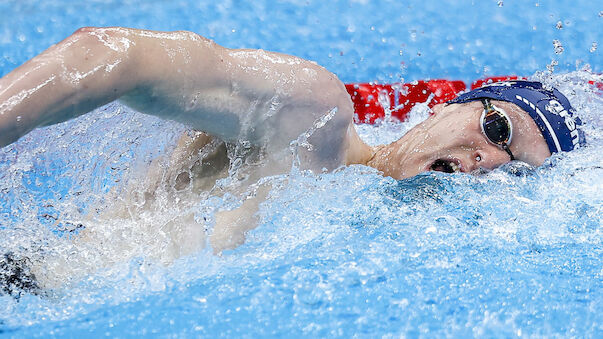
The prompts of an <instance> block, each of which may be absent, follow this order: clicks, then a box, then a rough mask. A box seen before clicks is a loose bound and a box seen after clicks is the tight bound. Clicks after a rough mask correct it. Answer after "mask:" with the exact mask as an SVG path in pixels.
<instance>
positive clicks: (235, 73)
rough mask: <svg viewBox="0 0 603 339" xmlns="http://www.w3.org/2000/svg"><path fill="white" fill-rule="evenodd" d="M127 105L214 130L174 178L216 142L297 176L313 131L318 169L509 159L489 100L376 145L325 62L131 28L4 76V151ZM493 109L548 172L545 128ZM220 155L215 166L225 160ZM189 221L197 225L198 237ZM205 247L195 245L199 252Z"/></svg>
mask: <svg viewBox="0 0 603 339" xmlns="http://www.w3.org/2000/svg"><path fill="white" fill-rule="evenodd" d="M117 99H120V100H121V101H122V102H123V103H124V104H126V105H128V106H130V107H132V108H134V109H136V110H138V111H140V112H142V113H146V114H150V115H155V116H158V117H160V118H164V119H171V120H175V121H178V122H181V123H183V124H185V125H188V126H189V127H190V128H191V129H193V130H196V131H200V132H203V134H198V135H197V136H195V137H194V138H193V139H190V138H188V139H187V138H186V137H184V138H183V139H181V142H180V143H179V145H178V147H177V148H176V150H175V151H174V155H173V159H176V160H174V161H172V162H170V166H171V167H173V168H171V169H170V170H169V172H170V174H171V175H173V177H174V180H175V181H178V180H179V179H178V180H176V179H177V178H180V179H186V177H182V176H181V174H182V170H181V167H182V168H183V167H186V166H185V165H184V163H186V161H184V160H182V161H181V160H177V159H189V158H190V156H194V155H196V154H199V150H200V149H201V148H203V147H205V145H207V143H208V142H210V141H211V138H209V137H207V136H208V135H209V136H211V137H212V138H217V139H220V140H223V141H227V142H236V141H241V140H244V141H246V142H249V144H250V145H251V146H252V147H258V148H262V149H263V150H264V151H265V154H266V156H265V158H263V162H262V164H261V165H260V166H257V168H256V171H255V174H252V175H251V176H250V177H251V178H253V180H257V179H259V178H261V177H265V176H269V175H274V174H280V173H287V171H289V170H290V168H291V163H292V155H291V146H290V145H291V141H292V140H300V139H298V138H299V137H300V135H301V136H303V135H304V134H305V133H306V132H307V131H308V130H311V129H314V132H313V133H312V134H311V136H309V137H308V140H307V141H308V143H305V146H300V147H298V151H299V157H300V161H301V162H300V166H301V167H302V168H304V169H310V170H314V171H322V170H324V169H326V170H333V169H335V168H337V167H340V166H343V165H351V164H362V165H368V166H372V167H374V168H376V169H378V170H379V171H381V172H382V173H383V174H384V175H387V176H391V177H393V178H396V179H403V178H408V177H412V176H414V175H416V174H418V173H421V172H424V171H429V170H446V169H450V168H453V169H458V170H459V171H462V172H466V173H470V172H472V171H474V170H476V169H478V168H480V167H481V168H486V169H493V168H496V167H497V166H500V165H502V164H504V163H507V162H508V161H509V156H508V155H507V153H506V152H505V151H503V150H502V149H500V148H499V147H498V146H496V145H493V144H491V143H489V142H488V141H487V139H486V138H485V136H484V135H483V134H482V132H481V128H480V125H479V118H480V115H481V112H482V107H481V103H480V102H472V103H466V104H454V105H448V106H446V105H440V106H436V107H434V109H433V111H434V113H435V114H433V115H432V116H431V117H430V118H428V119H427V120H426V121H424V122H423V123H421V124H419V125H418V126H416V127H415V128H413V129H412V130H411V131H409V132H408V133H407V134H406V135H404V136H403V137H402V138H401V139H399V140H398V141H396V142H394V143H392V144H389V145H381V146H377V147H371V146H369V145H367V144H366V143H364V142H363V141H362V140H361V139H360V138H359V136H358V134H357V132H356V129H355V127H354V124H353V116H354V111H353V104H352V101H351V99H350V97H349V95H348V93H347V91H346V89H345V86H344V85H343V83H342V82H341V81H340V80H339V79H338V78H337V76H335V75H334V74H333V73H331V72H329V71H328V70H326V69H325V68H323V67H321V66H319V65H317V64H316V63H314V62H311V61H308V60H304V59H301V58H297V57H294V56H290V55H284V54H280V53H274V52H267V51H262V50H248V49H229V48H225V47H222V46H219V45H217V44H215V43H214V42H213V41H211V40H208V39H205V38H203V37H201V36H199V35H197V34H195V33H192V32H183V31H179V32H156V31H147V30H138V29H129V28H120V27H113V28H93V27H88V28H82V29H80V30H78V31H76V32H75V33H74V34H73V35H71V36H70V37H68V38H66V39H65V40H63V41H61V42H59V43H57V44H56V45H54V46H51V47H50V48H49V49H47V50H46V51H44V52H42V53H41V54H40V55H38V56H36V57H34V58H33V59H31V60H29V61H27V62H26V63H25V64H23V65H22V66H20V67H18V68H17V69H15V70H13V71H12V72H10V73H9V74H7V75H5V76H4V77H3V78H2V79H0V147H4V146H6V145H8V144H11V143H13V142H15V141H16V140H18V139H19V138H20V137H21V136H23V135H25V134H27V133H28V132H29V131H31V130H33V129H34V128H37V127H40V126H47V125H51V124H56V123H60V122H63V121H66V120H69V119H73V118H76V117H78V116H80V115H82V114H85V113H87V112H89V111H91V110H93V109H94V108H96V107H99V106H102V105H104V104H107V103H109V102H111V101H114V100H117ZM494 103H495V105H497V106H499V107H501V108H503V109H505V110H506V111H507V114H508V115H509V116H510V118H511V120H512V122H513V126H514V131H513V140H512V142H511V144H510V148H511V151H512V152H513V154H515V157H516V158H517V159H518V160H521V161H525V162H528V163H530V164H532V165H536V166H537V165H540V164H542V162H543V161H544V159H546V158H547V157H548V156H550V153H549V151H548V148H547V146H546V142H545V141H544V138H543V137H542V135H541V134H540V132H539V131H538V128H537V127H536V125H535V123H534V122H533V121H532V120H531V118H530V117H529V116H528V115H527V114H526V113H525V112H523V111H522V110H521V109H520V108H518V107H517V106H515V105H513V104H509V103H504V102H496V101H494ZM325 118H328V119H325ZM321 120H324V121H322V122H321ZM317 126H320V128H316V127H317ZM300 145H304V143H303V142H300ZM308 145H311V146H308ZM220 154H221V155H220ZM220 154H218V155H215V156H214V158H213V161H214V162H215V163H216V164H218V163H226V162H225V161H222V160H224V159H220V158H219V157H220V156H222V157H225V155H224V154H222V153H220ZM442 164H444V165H442ZM189 165H190V164H189ZM193 172H195V173H206V172H207V171H205V170H199V171H193ZM153 173H154V171H153V169H151V170H150V171H149V173H148V174H147V176H148V177H154V176H156V177H157V178H158V179H157V180H159V179H160V178H161V175H160V174H157V175H155V174H153ZM199 175H201V174H199ZM191 179H193V180H195V178H191ZM253 180H249V182H252V181H253ZM184 184H186V180H185V181H184ZM200 187H211V183H206V184H203V185H200ZM268 191H269V189H268V188H264V189H260V190H259V191H258V194H257V196H255V197H254V198H253V199H248V200H246V201H245V202H243V204H242V206H241V208H239V209H236V210H233V211H222V212H219V214H218V215H217V216H216V225H215V227H214V231H213V238H212V239H211V241H212V246H213V248H214V250H215V251H216V252H220V251H221V250H222V249H225V248H233V247H235V246H237V245H238V244H240V243H242V242H243V239H244V232H246V231H247V230H249V229H251V228H253V227H255V225H256V221H255V219H254V217H253V216H254V215H255V212H256V211H257V208H258V204H259V203H260V202H261V201H262V200H263V199H264V198H265V196H266V192H268ZM188 219H190V220H192V219H193V218H189V217H187V220H188ZM190 220H189V221H190ZM187 222H188V221H187ZM190 223H191V225H190V227H189V229H198V226H197V225H194V221H190ZM185 229H186V228H185ZM174 232H177V233H178V234H177V235H175V236H174V239H176V240H174V241H175V242H178V243H179V244H180V240H177V239H187V238H190V237H187V236H186V232H187V231H182V230H177V231H174ZM82 238H84V237H82ZM198 246H200V245H199V244H198V242H195V243H194V244H191V245H190V251H194V250H195V248H197V247H198ZM182 247H183V248H184V247H186V246H184V245H183V246H182ZM175 256H178V254H176V255H175Z"/></svg>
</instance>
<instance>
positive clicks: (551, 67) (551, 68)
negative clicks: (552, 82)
mask: <svg viewBox="0 0 603 339" xmlns="http://www.w3.org/2000/svg"><path fill="white" fill-rule="evenodd" d="M558 64H559V62H557V60H551V63H550V64H548V65H546V69H547V70H548V71H549V72H551V73H553V72H554V71H555V66H557V65H558Z"/></svg>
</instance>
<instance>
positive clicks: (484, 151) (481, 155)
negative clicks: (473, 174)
mask: <svg viewBox="0 0 603 339" xmlns="http://www.w3.org/2000/svg"><path fill="white" fill-rule="evenodd" d="M473 158H474V159H475V161H476V165H477V167H481V168H485V169H488V170H493V169H495V168H497V167H499V166H502V165H504V164H506V163H508V162H510V161H511V158H509V154H507V152H505V151H504V150H503V149H501V148H499V147H498V146H495V145H487V146H486V147H483V148H481V149H479V150H477V151H476V152H475V153H474V155H473Z"/></svg>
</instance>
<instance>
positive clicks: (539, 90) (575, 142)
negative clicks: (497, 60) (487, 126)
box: [448, 80, 586, 153]
mask: <svg viewBox="0 0 603 339" xmlns="http://www.w3.org/2000/svg"><path fill="white" fill-rule="evenodd" d="M481 98H490V99H494V100H501V101H507V102H511V103H514V104H516V105H517V106H519V107H521V108H522V109H523V110H524V111H526V112H527V113H528V114H529V115H530V116H531V117H532V119H534V121H535V122H536V125H538V128H540V131H541V132H542V136H544V139H545V140H546V143H547V145H548V146H549V150H550V151H551V153H556V152H562V151H565V152H567V151H571V150H573V149H576V148H578V147H580V146H584V145H585V144H586V140H585V138H584V132H582V130H580V129H579V128H578V126H580V125H582V121H580V118H578V117H575V116H574V114H575V110H574V108H573V107H572V106H571V105H570V102H569V100H567V98H566V97H565V96H564V95H563V94H561V92H559V91H558V90H556V89H553V90H548V89H545V88H543V86H542V84H541V83H540V82H533V81H525V80H513V81H502V82H497V83H493V84H489V85H485V86H483V87H480V88H478V89H475V90H473V91H470V92H467V93H464V94H461V95H459V96H458V97H457V98H456V99H454V100H451V101H449V102H448V103H449V104H460V103H466V102H470V101H475V100H480V99H481Z"/></svg>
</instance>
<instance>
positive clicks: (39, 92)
mask: <svg viewBox="0 0 603 339" xmlns="http://www.w3.org/2000/svg"><path fill="white" fill-rule="evenodd" d="M98 33H99V32H98V31H95V30H94V29H81V30H79V31H77V32H76V33H74V34H73V35H72V36H70V37H69V38H67V39H65V40H63V41H61V42H60V43H58V44H57V45H55V46H52V47H50V48H49V49H47V50H46V51H44V52H42V53H41V54H40V55H38V56H36V57H35V58H33V59H32V60H29V61H28V62H26V63H25V64H23V65H22V66H20V67H19V68H17V69H15V70H13V71H12V72H11V73H9V74H7V75H6V76H4V77H3V78H2V79H0V147H3V146H5V145H7V144H10V143H12V142H14V141H16V140H17V139H19V138H20V137H21V136H23V135H25V134H27V133H28V132H29V131H31V130H33V129H34V128H36V127H40V126H45V125H50V124H54V123H59V122H63V121H66V120H69V119H72V118H75V117H77V116H79V115H82V114H84V113H86V112H89V111H90V110H92V109H94V108H96V107H99V106H101V105H103V104H106V103H108V102H111V101H113V100H115V99H116V98H118V97H119V96H121V95H123V93H125V92H127V91H129V90H131V89H132V88H133V87H134V86H135V84H136V74H135V73H134V74H133V72H135V71H136V70H135V68H133V67H131V65H128V63H129V62H130V61H131V56H130V53H128V47H129V46H127V44H126V43H124V44H123V45H119V43H118V42H116V41H111V39H112V37H111V36H109V35H105V36H104V37H103V36H98ZM103 39H104V41H103ZM113 40H116V39H113Z"/></svg>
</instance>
